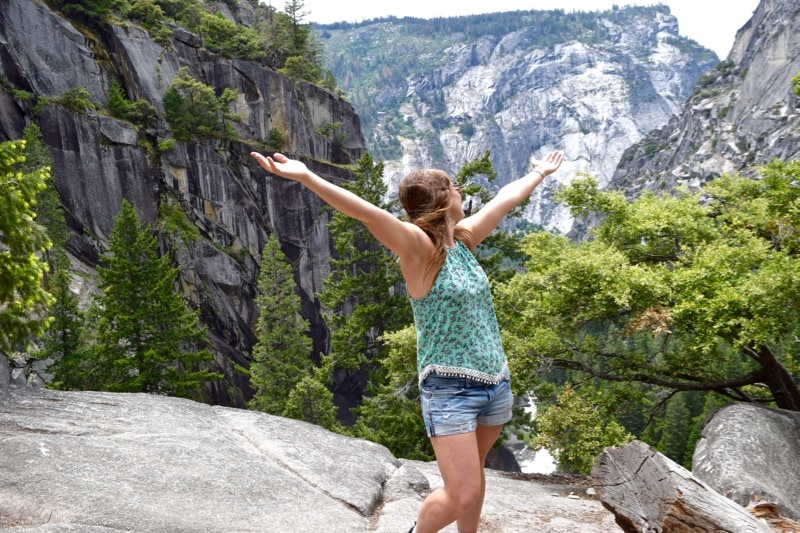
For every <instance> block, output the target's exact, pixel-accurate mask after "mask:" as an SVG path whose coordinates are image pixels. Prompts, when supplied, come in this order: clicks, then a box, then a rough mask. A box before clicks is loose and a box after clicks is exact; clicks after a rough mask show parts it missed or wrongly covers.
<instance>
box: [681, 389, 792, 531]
mask: <svg viewBox="0 0 800 533" xmlns="http://www.w3.org/2000/svg"><path fill="white" fill-rule="evenodd" d="M692 473H693V474H694V475H695V476H697V478H698V479H701V480H702V481H704V482H705V483H707V484H708V485H709V486H711V487H713V488H714V490H716V491H717V492H719V493H721V494H724V495H725V496H727V497H728V498H730V499H732V500H733V501H735V502H737V503H738V504H739V505H742V506H747V505H749V504H751V503H757V502H767V503H773V504H775V505H776V506H777V508H778V511H779V512H780V514H781V515H782V516H784V517H786V518H790V519H792V520H800V413H797V412H794V411H786V410H782V409H772V408H768V407H761V406H757V405H752V404H743V403H737V404H733V405H728V406H725V407H722V408H721V409H719V410H717V411H716V412H715V413H714V414H713V415H712V417H711V418H710V419H709V420H708V421H707V422H706V424H705V426H704V427H703V429H702V431H701V433H700V439H699V440H698V442H697V446H696V447H695V451H694V456H693V457H692Z"/></svg>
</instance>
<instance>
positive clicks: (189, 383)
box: [88, 200, 218, 396]
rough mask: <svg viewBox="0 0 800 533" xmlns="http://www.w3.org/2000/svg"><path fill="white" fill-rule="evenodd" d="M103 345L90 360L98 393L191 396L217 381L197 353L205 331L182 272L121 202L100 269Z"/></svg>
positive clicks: (207, 357)
mask: <svg viewBox="0 0 800 533" xmlns="http://www.w3.org/2000/svg"><path fill="white" fill-rule="evenodd" d="M98 273H99V278H100V279H99V286H100V289H101V290H102V292H101V294H100V295H99V297H98V311H97V313H98V317H97V321H98V324H97V341H98V343H97V345H96V347H95V349H94V350H92V353H91V355H89V356H88V357H89V358H90V359H92V361H91V363H90V365H89V366H90V367H91V371H92V373H93V375H92V381H93V383H94V384H95V387H96V388H100V389H103V390H112V391H125V392H149V393H156V394H168V395H175V396H190V395H191V394H194V393H196V392H198V391H199V387H200V385H201V384H202V383H203V382H205V381H209V380H212V379H216V378H217V377H218V376H217V375H216V374H215V373H213V372H211V371H209V370H203V369H201V367H203V366H206V365H208V364H210V363H211V362H212V361H213V358H212V354H211V352H210V351H209V350H208V349H206V348H199V346H200V345H202V344H204V342H205V332H204V329H203V328H202V327H201V326H200V324H199V321H198V312H197V311H195V312H189V311H188V310H187V309H186V306H185V303H184V301H183V298H182V297H181V296H180V295H179V294H177V293H176V292H175V290H174V284H175V279H176V275H177V272H176V269H174V268H172V267H171V266H170V265H169V257H168V256H163V257H159V254H158V242H157V240H156V238H155V236H154V235H153V234H152V233H151V231H150V229H149V227H148V226H147V225H146V224H140V223H139V221H138V219H137V216H136V212H135V211H134V209H133V206H132V205H131V204H130V203H128V202H127V201H126V200H123V202H122V206H121V209H120V212H119V215H118V216H117V217H116V219H115V221H114V228H113V231H112V232H111V235H110V237H109V249H108V252H107V253H106V254H104V256H103V258H102V261H101V266H100V267H98Z"/></svg>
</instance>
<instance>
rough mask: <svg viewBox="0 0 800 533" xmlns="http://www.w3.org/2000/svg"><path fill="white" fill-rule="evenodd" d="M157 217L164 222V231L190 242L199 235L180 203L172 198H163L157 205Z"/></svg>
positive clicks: (187, 242)
mask: <svg viewBox="0 0 800 533" xmlns="http://www.w3.org/2000/svg"><path fill="white" fill-rule="evenodd" d="M158 219H159V221H161V222H163V224H164V231H165V232H167V233H171V234H173V235H175V236H177V237H178V238H180V239H181V240H182V241H183V242H185V243H186V244H189V245H190V244H192V243H193V242H194V241H196V240H197V239H199V238H200V237H201V235H200V230H199V229H198V227H197V226H196V225H194V224H193V223H192V221H191V220H189V217H188V216H187V215H186V212H185V211H184V210H183V209H182V208H181V206H180V204H179V203H178V202H176V201H174V200H172V199H169V198H166V199H164V200H163V201H162V202H161V203H160V204H159V206H158Z"/></svg>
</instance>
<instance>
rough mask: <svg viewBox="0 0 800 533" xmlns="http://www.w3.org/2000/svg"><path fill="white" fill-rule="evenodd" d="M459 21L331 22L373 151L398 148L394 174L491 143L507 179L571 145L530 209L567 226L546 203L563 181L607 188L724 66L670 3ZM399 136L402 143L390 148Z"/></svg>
mask: <svg viewBox="0 0 800 533" xmlns="http://www.w3.org/2000/svg"><path fill="white" fill-rule="evenodd" d="M504 16H511V17H513V20H510V21H509V20H508V19H506V18H504ZM460 19H464V20H465V21H468V22H465V26H463V27H462V26H460V25H458V24H457V22H458V20H460ZM460 19H455V22H452V21H453V20H454V19H449V20H444V21H442V22H441V24H440V25H439V26H433V25H431V24H433V23H424V22H423V21H415V20H408V19H399V20H397V19H390V20H384V21H375V22H372V23H364V24H361V25H357V26H353V27H345V28H341V27H338V26H327V27H324V30H323V31H324V32H323V35H324V36H326V37H327V40H326V46H327V47H328V50H329V53H330V56H331V62H330V66H331V69H332V71H333V72H334V73H335V74H337V77H338V78H339V80H340V81H341V83H342V85H343V87H344V88H345V90H348V93H351V94H352V101H353V103H354V106H355V108H356V110H357V111H358V112H359V114H360V115H361V117H362V120H363V122H364V125H365V137H366V139H367V144H368V145H369V148H370V150H371V151H373V153H376V152H377V153H378V156H379V157H382V156H383V155H384V154H387V155H388V157H385V158H386V159H387V164H386V178H387V179H388V181H389V182H390V183H392V184H395V183H396V182H397V181H398V180H399V179H400V178H401V177H402V176H403V175H404V174H405V173H406V172H407V171H408V170H409V169H411V168H414V167H420V166H434V167H440V168H444V169H446V170H447V171H448V172H450V173H451V174H452V173H455V172H457V171H458V170H459V168H460V167H461V165H462V164H463V163H464V162H465V161H467V160H470V159H473V158H475V157H478V156H480V155H481V154H482V153H483V152H484V151H485V150H490V151H491V160H492V163H493V165H494V167H495V168H496V169H497V171H498V173H499V176H500V177H499V179H498V180H497V182H496V183H495V184H493V185H492V188H493V189H496V188H499V187H500V186H501V185H503V184H505V183H506V182H508V181H511V180H512V179H516V178H518V177H520V176H521V175H523V174H524V173H525V172H526V171H527V169H528V165H529V157H530V156H531V154H535V155H536V156H538V157H541V156H543V155H545V154H546V153H547V152H549V151H550V150H553V149H560V150H562V151H564V153H565V156H566V157H565V159H566V162H565V164H564V165H563V167H562V169H561V170H560V171H559V173H558V175H557V176H558V178H557V180H553V181H549V182H547V183H546V184H545V186H544V187H541V188H540V189H539V190H538V191H537V193H536V198H534V201H533V202H531V206H530V208H529V211H528V213H527V215H526V218H527V219H528V220H530V221H532V222H534V223H538V224H542V225H544V226H546V227H549V228H555V229H558V230H561V231H562V232H567V231H569V229H570V228H571V225H572V220H571V218H570V217H569V214H568V213H565V212H563V210H562V209H560V208H559V207H558V206H556V205H554V204H553V203H552V202H551V201H549V200H548V197H549V191H550V190H551V189H552V187H554V186H556V185H557V183H558V182H559V181H560V182H563V181H568V180H569V179H571V178H572V177H573V176H574V175H575V174H576V173H578V172H586V173H589V174H592V175H594V176H596V177H597V178H598V179H599V181H600V183H601V185H603V186H605V185H606V184H607V183H608V182H609V181H610V180H611V177H612V175H613V173H614V169H615V168H616V167H617V163H618V162H619V160H620V157H621V156H622V154H623V152H624V151H625V150H626V149H627V148H628V147H630V146H631V145H632V144H634V143H635V142H637V141H639V140H640V139H641V138H642V137H643V136H644V135H646V134H647V133H648V132H650V131H651V130H653V129H655V128H659V127H662V126H664V125H665V124H667V122H668V121H669V119H670V118H671V117H672V116H673V115H675V114H676V113H678V112H679V111H680V109H681V106H682V105H683V103H684V102H685V100H686V98H687V96H688V95H689V94H690V93H691V91H692V87H694V85H695V82H696V81H697V79H698V77H699V76H700V74H701V72H703V71H704V70H706V69H708V68H710V67H711V66H713V65H714V64H716V63H717V58H716V56H715V55H714V54H713V53H712V52H710V51H708V50H705V49H704V48H702V47H700V46H699V45H698V44H697V43H695V42H693V41H690V40H688V39H685V38H683V37H680V36H679V31H678V22H677V19H676V18H675V17H674V16H672V15H671V14H670V11H669V8H667V7H665V6H656V7H648V8H641V7H638V8H625V9H615V10H612V11H606V12H600V13H571V14H567V13H564V12H563V11H553V12H544V11H538V12H537V11H520V12H516V13H510V14H493V15H485V16H476V17H460ZM473 19H474V20H473ZM448 23H449V24H451V26H448ZM467 23H468V26H466V24H467ZM424 24H428V26H425V25H424ZM429 26H430V27H429ZM497 26H502V29H496V30H492V29H491V28H494V27H497ZM483 28H486V30H485V31H482V29H483ZM475 32H479V34H478V35H473V34H475ZM437 47H438V48H437ZM406 56H412V57H411V58H406ZM390 73H391V74H390ZM377 103H379V105H378V104H377ZM404 125H405V126H407V127H403V126H404ZM392 138H399V141H400V146H399V149H397V148H398V147H395V149H394V150H392V149H386V146H387V145H389V146H390V145H391V142H392V140H391V139H392Z"/></svg>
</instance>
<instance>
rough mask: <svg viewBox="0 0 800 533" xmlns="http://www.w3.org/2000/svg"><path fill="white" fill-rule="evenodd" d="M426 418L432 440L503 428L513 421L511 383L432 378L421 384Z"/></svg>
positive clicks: (423, 415)
mask: <svg viewBox="0 0 800 533" xmlns="http://www.w3.org/2000/svg"><path fill="white" fill-rule="evenodd" d="M420 397H421V399H422V418H423V419H424V420H425V430H426V431H427V433H428V437H444V436H447V435H457V434H459V433H470V432H472V431H475V430H476V429H477V427H478V424H480V425H482V426H499V425H501V424H505V423H506V422H508V421H509V420H511V404H512V401H513V397H512V395H511V383H510V381H509V380H507V379H506V380H503V381H501V382H500V383H498V384H496V385H492V384H487V383H483V382H481V381H477V380H474V379H471V378H462V377H447V376H437V375H435V374H430V375H428V376H427V377H426V378H425V379H424V380H423V381H422V384H421V385H420Z"/></svg>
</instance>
